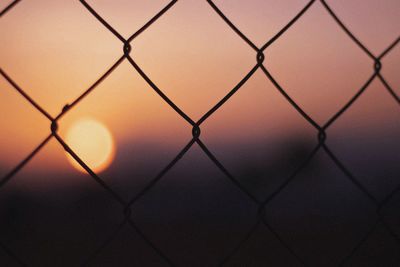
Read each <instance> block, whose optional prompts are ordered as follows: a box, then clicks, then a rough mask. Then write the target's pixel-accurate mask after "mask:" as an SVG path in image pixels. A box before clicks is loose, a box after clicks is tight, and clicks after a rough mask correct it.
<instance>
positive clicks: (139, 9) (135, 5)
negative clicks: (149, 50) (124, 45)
mask: <svg viewBox="0 0 400 267" xmlns="http://www.w3.org/2000/svg"><path fill="white" fill-rule="evenodd" d="M86 2H87V3H88V4H89V5H90V6H91V7H92V8H93V9H94V10H95V11H96V12H97V13H98V14H99V15H100V16H101V17H103V18H104V20H105V21H107V22H108V23H109V24H110V25H112V26H113V27H114V28H115V29H116V30H117V31H118V32H119V33H120V34H121V35H122V36H123V37H124V38H128V37H129V36H130V35H131V34H132V33H133V32H134V31H135V30H137V29H139V28H140V27H142V26H143V25H144V24H145V23H146V22H147V21H149V20H150V19H151V18H152V17H153V16H154V15H155V14H157V13H158V12H159V11H160V10H161V9H163V8H164V7H165V6H166V5H168V4H169V3H170V2H171V1H168V0H156V1H146V0H133V1H132V0H115V1H112V2H110V1H93V0H89V1H86ZM81 7H82V8H83V9H85V8H84V7H83V6H81ZM84 11H86V10H84ZM86 12H87V11H86ZM87 14H88V16H91V14H90V13H87ZM98 26H101V25H100V24H98ZM121 51H122V49H121Z"/></svg>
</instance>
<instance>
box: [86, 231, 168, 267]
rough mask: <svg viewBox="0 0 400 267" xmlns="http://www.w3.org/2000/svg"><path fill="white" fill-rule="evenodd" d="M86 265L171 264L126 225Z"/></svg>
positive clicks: (157, 266)
mask: <svg viewBox="0 0 400 267" xmlns="http://www.w3.org/2000/svg"><path fill="white" fill-rule="evenodd" d="M85 266H90V267H95V266H121V267H129V266H155V267H166V266H169V265H168V264H166V263H165V261H163V259H162V258H160V257H159V256H158V255H157V254H156V253H155V252H154V251H153V250H152V249H151V248H149V246H148V245H147V244H146V243H144V242H143V241H142V239H141V237H140V236H139V235H138V234H137V233H136V232H134V231H133V230H132V228H130V227H129V226H125V227H124V228H122V229H121V230H120V231H119V232H118V233H117V234H116V235H115V236H114V237H113V238H112V241H111V242H110V243H109V244H107V245H106V246H105V247H104V248H103V249H101V250H100V251H99V253H98V254H97V255H96V256H95V257H92V258H91V259H90V260H89V261H88V262H87V265H85Z"/></svg>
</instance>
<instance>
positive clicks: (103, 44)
mask: <svg viewBox="0 0 400 267" xmlns="http://www.w3.org/2000/svg"><path fill="white" fill-rule="evenodd" d="M8 2H9V1H0V7H3V6H5V5H6V4H7V3H8ZM88 2H89V3H90V4H91V5H92V6H93V8H95V9H96V10H97V11H98V12H99V13H100V14H101V15H103V16H104V17H105V18H106V19H107V21H109V23H110V24H111V25H113V26H114V27H115V28H116V29H117V30H118V31H120V33H121V34H122V35H123V36H124V37H128V36H130V34H132V33H133V32H135V31H136V30H137V29H138V28H139V27H140V26H141V25H143V24H144V23H145V22H146V21H147V20H148V19H149V18H150V17H151V16H152V15H154V14H155V13H156V12H158V10H160V9H161V7H162V6H163V5H165V4H166V3H167V2H168V1H128V0H125V1H105V0H102V1H88ZM306 2H307V1H260V0H259V1H255V0H253V1H238V0H234V1H226V0H225V1H215V3H216V4H217V5H218V6H219V7H220V8H221V10H222V11H223V12H225V13H226V15H227V16H228V17H229V18H230V19H231V20H232V22H234V23H235V24H236V25H237V26H238V28H239V29H241V30H243V32H244V33H245V34H246V35H247V36H248V37H249V38H250V39H251V40H252V41H253V42H255V43H256V44H257V45H262V44H263V43H264V42H265V41H266V40H268V39H269V38H271V37H272V36H273V35H274V34H275V33H276V32H277V31H278V30H279V29H280V28H281V27H282V26H283V25H284V24H285V23H286V22H287V21H289V19H291V18H292V17H293V16H294V15H295V14H296V13H297V12H298V11H299V10H300V9H301V8H302V7H303V6H304V5H305V3H306ZM328 3H329V4H330V5H331V7H332V8H333V9H334V10H335V12H337V14H338V15H339V17H340V18H342V20H343V21H344V22H345V23H346V25H348V27H349V28H350V29H351V30H352V31H353V32H354V33H355V35H356V36H357V37H359V38H360V40H361V41H362V42H363V43H364V44H365V45H366V46H367V47H368V48H369V49H370V50H371V51H372V52H373V53H376V54H379V53H380V52H381V51H382V50H384V49H385V48H386V47H387V46H388V45H389V44H390V43H391V42H393V41H394V40H395V39H396V38H397V37H398V36H399V27H398V25H400V4H399V2H398V1H397V0H391V1H371V0H368V1H363V0H357V1H345V0H341V1H328ZM0 21H1V22H0V31H1V42H0V59H1V61H0V62H1V68H2V69H3V70H4V71H5V72H6V73H8V74H9V75H10V76H11V77H12V78H13V79H14V80H15V81H16V82H17V83H18V84H19V85H20V86H21V87H22V88H23V89H24V90H25V91H26V92H27V93H28V94H29V95H30V96H31V97H32V98H34V99H35V100H36V101H37V102H38V103H39V104H40V105H42V106H43V107H44V108H45V109H46V110H47V111H48V112H49V113H50V114H51V115H53V116H56V115H57V114H58V113H59V112H60V111H61V108H62V107H63V106H64V105H65V104H66V103H71V102H72V101H73V100H74V99H75V98H76V97H78V96H79V95H80V94H81V93H82V92H83V91H84V90H85V89H87V88H88V87H89V86H90V85H91V84H92V83H93V82H94V81H96V79H97V78H98V77H100V75H101V74H103V73H104V71H105V70H107V69H108V68H109V67H110V66H111V65H112V64H113V63H114V62H115V61H116V60H117V59H118V58H119V57H120V56H121V55H122V44H121V42H120V41H119V40H118V39H117V38H115V36H113V35H112V34H111V33H110V32H109V31H108V30H107V29H106V28H105V27H103V26H102V25H101V24H100V23H99V22H98V21H97V20H96V19H95V18H94V17H93V16H92V15H91V14H90V13H89V12H88V11H87V10H86V9H85V8H84V7H83V6H82V4H80V3H79V1H61V0H59V1H50V0H37V1H22V2H21V3H20V4H18V5H17V6H16V7H15V8H14V9H13V10H12V11H10V12H9V13H7V15H5V16H4V17H3V18H1V20H0ZM265 55H266V59H265V65H266V67H267V68H268V70H270V72H271V73H272V75H273V76H274V77H275V78H276V80H277V81H278V82H279V83H280V84H281V85H282V86H283V88H285V89H286V90H287V92H288V94H289V95H290V96H291V97H293V99H295V100H296V101H297V102H298V103H299V105H300V106H302V107H303V108H304V110H305V111H306V112H307V113H309V114H310V116H311V117H312V118H314V119H315V120H316V121H317V122H318V123H321V124H323V123H324V122H326V121H327V119H328V118H329V117H330V116H332V115H333V114H334V113H335V111H337V110H338V109H339V108H340V107H341V106H343V105H344V104H345V103H346V101H347V100H348V99H350V97H351V96H352V95H353V94H354V93H355V92H356V91H357V90H358V89H359V88H360V87H361V85H362V84H363V83H364V82H365V81H366V80H367V79H368V77H369V76H370V75H371V74H372V72H373V68H372V66H373V62H372V61H371V59H370V58H369V57H368V56H367V55H366V54H364V53H363V52H362V51H361V50H360V49H359V48H358V47H357V46H356V45H355V44H354V43H353V42H352V41H351V40H350V39H349V38H348V36H347V35H346V34H345V33H344V32H343V31H342V30H341V29H340V28H339V27H338V25H337V24H335V22H334V21H333V19H332V18H331V17H330V16H329V14H328V13H327V12H326V10H325V9H323V7H322V5H321V4H320V3H319V2H316V3H315V4H314V5H313V6H312V7H311V8H310V10H309V11H308V12H307V13H306V15H304V16H303V17H302V18H301V19H300V20H299V21H298V22H297V23H296V24H295V25H294V26H293V27H292V28H291V29H290V30H289V31H287V32H286V33H285V34H284V35H283V36H282V37H281V38H279V39H278V40H277V41H276V42H275V43H274V44H273V45H272V46H271V47H270V48H268V49H267V50H266V51H265ZM131 56H132V57H133V58H134V59H135V60H136V62H137V63H138V64H139V66H140V67H141V68H142V69H143V70H144V71H145V72H146V73H147V74H148V76H149V77H150V78H151V79H152V80H153V81H154V82H155V83H156V84H157V86H158V87H159V88H161V89H162V90H163V92H164V93H165V94H166V95H168V96H169V97H170V98H171V99H172V100H173V101H174V102H175V103H176V104H177V105H178V106H179V107H180V108H181V109H182V110H184V111H185V112H186V113H187V114H188V115H189V116H190V117H191V118H192V119H193V120H197V119H199V118H200V117H201V116H202V115H203V114H204V113H205V112H207V111H208V110H209V109H210V108H211V107H212V106H213V105H214V104H215V103H217V102H218V101H219V100H220V99H221V98H222V97H223V96H224V95H225V94H226V93H227V92H228V91H229V90H230V89H232V88H233V87H234V86H235V85H236V83H238V82H239V81H240V80H241V79H242V78H243V77H244V76H245V75H246V73H247V72H248V71H250V69H251V68H252V67H253V66H254V65H255V63H256V61H255V58H256V57H255V53H254V51H253V50H252V49H251V48H250V47H249V46H248V45H247V44H246V43H245V42H243V41H242V40H241V39H240V38H239V37H238V36H237V35H236V34H235V33H234V32H233V31H232V30H231V29H230V28H229V27H228V26H227V25H226V24H225V23H224V22H223V21H222V19H221V18H220V17H219V16H218V15H217V14H216V13H215V12H214V11H213V10H212V8H211V7H210V6H209V5H208V4H207V3H206V1H198V0H186V1H179V2H178V3H177V4H176V5H175V6H174V7H172V9H170V10H169V11H168V12H167V13H166V14H165V15H164V16H163V17H162V18H161V19H159V20H158V21H157V22H156V23H155V24H154V25H152V26H151V27H150V28H149V29H148V30H146V31H145V32H144V33H143V34H141V35H140V36H139V37H138V38H137V39H135V40H134V41H133V42H132V52H131ZM382 62H383V66H384V67H383V69H382V74H383V75H384V76H385V78H386V79H387V80H388V82H389V83H390V84H391V85H392V87H393V88H394V89H395V90H397V93H398V94H399V93H400V91H399V86H400V75H399V69H400V65H399V64H400V46H397V47H396V48H395V49H393V51H392V52H391V53H390V54H388V55H387V57H385V58H384V59H383V61H382ZM83 116H84V117H88V116H90V117H93V118H96V119H98V120H100V121H102V122H103V123H104V124H105V125H107V126H108V127H109V128H110V129H111V132H112V134H113V135H114V137H115V139H116V143H117V148H118V146H123V145H124V144H132V143H137V144H140V143H148V142H150V143H153V144H154V145H160V146H163V147H166V146H172V147H174V148H175V147H180V146H183V145H184V144H185V143H186V142H187V141H188V140H190V138H191V127H190V125H188V124H187V122H186V121H184V120H183V119H182V118H181V117H180V116H179V115H177V114H176V113H175V112H174V111H173V110H172V109H171V108H170V107H169V106H167V105H166V104H165V103H164V102H163V100H162V99H161V98H160V97H159V96H158V95H156V94H155V93H154V91H152V89H151V88H150V87H149V86H148V85H147V84H146V83H145V82H144V80H143V79H142V78H141V77H140V76H139V75H138V74H137V73H136V72H135V70H134V69H133V67H132V66H131V65H130V64H129V63H128V62H127V61H125V62H123V63H122V64H121V65H120V66H119V67H118V68H117V70H116V71H114V72H113V73H112V74H111V75H110V76H109V77H108V78H107V79H106V80H105V81H104V82H103V83H102V84H101V85H100V86H98V88H96V89H95V91H94V92H93V93H92V94H90V95H89V96H88V97H87V98H85V99H84V100H83V101H82V102H81V103H80V104H79V105H78V106H76V107H75V108H74V109H73V110H71V111H70V112H69V113H68V114H67V115H66V116H65V117H63V118H62V119H61V121H60V128H61V129H60V133H61V135H65V131H66V130H67V129H68V127H69V125H71V123H73V122H74V121H76V120H77V119H79V118H81V117H83ZM0 125H1V129H2V130H1V131H0V147H1V152H0V166H3V168H1V169H0V177H1V176H2V175H4V174H5V173H6V172H7V171H9V170H10V169H11V168H12V167H13V166H15V165H16V164H17V163H18V162H19V161H20V160H22V159H23V158H24V157H25V156H26V155H27V153H29V152H30V151H31V150H32V149H33V148H34V147H35V146H36V145H38V144H39V143H40V142H41V140H43V139H44V138H45V137H46V136H47V135H48V133H49V121H48V120H47V119H46V118H45V117H44V116H42V115H41V114H40V113H39V112H37V111H35V109H34V108H33V107H32V106H30V105H29V104H28V102H27V101H26V100H25V99H23V98H22V97H21V96H20V95H19V94H18V93H17V92H16V91H15V90H14V89H13V88H12V87H11V86H10V85H9V84H8V83H7V82H6V81H5V80H4V79H3V78H1V79H0ZM351 129H356V130H357V129H363V131H364V133H365V134H370V133H374V131H377V129H380V130H379V131H378V132H379V133H378V134H382V133H384V132H389V134H397V133H400V114H399V112H398V105H397V104H396V102H395V101H394V99H393V98H391V97H390V95H389V94H388V93H387V92H386V91H385V90H384V87H383V86H382V84H380V82H378V81H377V80H376V81H374V82H373V84H372V85H371V86H370V88H369V89H368V90H367V92H366V94H365V95H363V96H362V97H361V98H360V99H359V101H358V102H357V103H356V104H355V105H354V107H352V108H351V109H350V110H349V111H348V112H347V113H346V114H345V115H344V116H343V117H342V118H340V119H339V120H338V122H337V123H336V124H335V125H334V126H333V127H332V128H330V129H329V132H328V134H330V136H332V138H333V139H335V135H336V138H339V139H340V138H341V136H343V133H344V132H345V131H350V130H351ZM350 132H351V131H350ZM296 134H300V135H305V136H311V137H312V138H314V136H315V135H316V133H315V130H314V129H313V128H312V127H310V125H309V124H307V122H306V121H305V120H304V119H303V118H302V117H301V116H300V115H299V114H297V112H296V111H295V110H294V109H293V108H292V107H291V106H290V105H289V104H288V103H287V101H286V100H285V99H284V98H283V97H282V96H281V95H280V94H279V93H278V92H277V91H276V89H275V88H274V87H273V85H272V84H271V83H270V82H269V81H268V79H267V78H266V77H265V75H264V74H262V72H261V71H260V70H259V71H257V72H256V73H255V75H254V76H253V77H252V78H251V79H250V80H249V81H248V82H247V83H246V84H245V85H244V86H243V87H242V88H241V89H240V90H239V92H238V93H237V94H236V95H235V96H233V97H232V99H231V100H229V102H228V103H227V104H226V105H224V106H223V107H222V108H221V109H220V110H219V111H217V113H215V114H214V115H212V116H211V117H210V118H209V119H208V120H207V121H206V122H205V123H204V125H203V126H202V139H203V140H204V141H205V142H207V143H210V144H215V143H221V142H222V143H224V144H230V143H233V142H240V143H246V140H252V142H254V140H262V141H265V140H269V141H271V140H277V139H280V138H281V139H282V138H284V137H289V136H291V135H296ZM63 153H64V152H63V151H62V149H61V147H60V146H59V145H58V144H56V143H55V142H54V141H52V142H51V144H50V145H49V146H48V147H46V148H45V149H44V151H42V152H41V154H42V155H41V157H42V158H51V160H49V161H35V162H34V163H33V165H34V166H36V167H33V169H35V168H38V167H40V168H43V167H46V168H49V167H50V166H58V167H57V168H61V169H65V170H70V169H71V167H70V166H69V165H68V163H67V161H66V159H65V156H64V154H63ZM117 153H118V151H117Z"/></svg>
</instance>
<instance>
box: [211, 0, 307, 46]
mask: <svg viewBox="0 0 400 267" xmlns="http://www.w3.org/2000/svg"><path fill="white" fill-rule="evenodd" d="M213 2H214V3H215V5H216V6H218V8H219V9H220V10H221V11H222V12H223V13H224V14H225V15H226V16H227V17H228V18H229V20H230V21H231V22H232V23H234V24H235V25H236V26H237V27H238V28H239V29H240V30H241V31H242V32H243V33H244V34H245V35H246V36H247V37H248V38H249V39H250V40H252V41H253V42H254V43H255V44H256V45H258V46H262V45H264V43H265V42H266V40H269V39H271V38H272V37H274V35H275V34H276V33H277V32H278V31H280V30H281V29H282V28H283V27H284V26H285V25H286V24H287V23H288V22H289V21H290V20H291V19H292V18H293V17H294V16H296V15H297V13H298V12H299V11H300V10H301V9H302V8H303V7H304V6H306V5H307V4H308V2H309V1H307V0H296V1H271V0H267V1H258V0H251V1H246V2H242V1H238V0H235V1H229V3H226V2H224V1H220V0H215V1H213Z"/></svg>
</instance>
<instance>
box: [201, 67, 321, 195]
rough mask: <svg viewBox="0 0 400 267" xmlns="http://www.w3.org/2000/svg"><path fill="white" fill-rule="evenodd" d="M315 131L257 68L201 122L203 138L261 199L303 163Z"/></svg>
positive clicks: (220, 158) (218, 156) (313, 140)
mask: <svg viewBox="0 0 400 267" xmlns="http://www.w3.org/2000/svg"><path fill="white" fill-rule="evenodd" d="M316 134H317V131H316V130H315V129H314V127H312V126H311V125H309V123H308V122H307V121H306V120H304V119H303V117H301V116H300V115H299V114H298V113H297V111H296V110H295V109H293V108H292V107H291V106H290V105H288V103H287V101H286V99H284V98H283V97H282V96H281V94H280V93H279V92H278V91H277V90H275V88H274V87H273V85H272V84H271V83H270V82H269V81H268V80H267V79H266V78H265V76H264V74H263V73H262V72H261V71H260V70H258V71H257V72H256V73H255V74H254V75H253V76H252V77H251V78H250V79H249V80H248V81H247V82H246V83H245V84H244V85H243V86H242V88H241V89H239V91H237V92H236V94H235V95H234V96H232V97H231V98H230V99H229V100H228V101H227V102H226V103H225V104H224V105H223V106H222V107H221V108H220V109H219V110H217V111H216V112H215V113H214V114H213V115H212V116H211V117H209V118H208V119H207V120H206V121H205V122H204V124H203V125H202V135H201V139H202V140H203V141H204V142H205V143H206V145H207V146H208V148H209V149H210V150H211V151H212V152H213V153H214V154H215V156H216V157H217V159H219V160H220V161H221V163H222V164H223V165H224V166H225V167H226V168H227V169H228V170H229V171H230V172H231V173H232V174H233V175H234V176H235V177H236V178H237V179H238V180H239V182H240V183H241V184H243V185H244V186H245V187H246V188H247V189H249V190H250V191H251V192H252V193H253V194H254V195H256V196H257V197H258V198H259V199H264V198H265V197H266V195H268V194H270V193H271V192H272V191H275V190H276V189H277V187H279V186H280V185H281V184H282V183H283V181H284V180H285V179H286V178H287V177H288V176H289V175H290V174H291V173H292V172H294V170H295V169H296V168H298V167H299V165H300V164H302V161H303V160H302V159H303V158H305V157H306V156H307V155H308V154H309V153H310V152H311V150H312V149H313V148H314V147H315V145H316Z"/></svg>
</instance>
